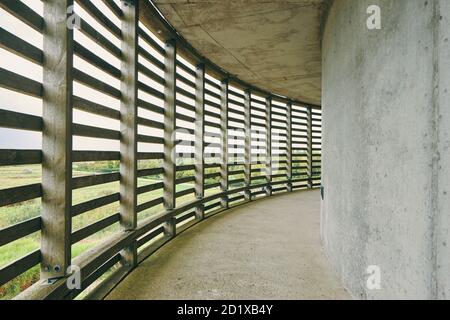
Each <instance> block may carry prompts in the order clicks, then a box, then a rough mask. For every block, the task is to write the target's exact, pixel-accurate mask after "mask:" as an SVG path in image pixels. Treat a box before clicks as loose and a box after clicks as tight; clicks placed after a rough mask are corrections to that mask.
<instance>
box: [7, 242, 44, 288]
mask: <svg viewBox="0 0 450 320" xmlns="http://www.w3.org/2000/svg"><path fill="white" fill-rule="evenodd" d="M39 262H41V252H40V251H39V250H36V251H33V252H31V253H29V254H27V255H26V256H24V257H22V258H20V259H19V260H16V261H14V262H12V263H10V264H9V265H7V266H4V267H3V268H1V269H0V287H1V286H2V285H4V284H5V283H7V282H9V281H11V280H12V279H14V278H16V277H18V276H20V275H21V274H22V273H24V272H26V271H28V270H30V269H31V268H33V267H34V266H36V265H37V264H39Z"/></svg>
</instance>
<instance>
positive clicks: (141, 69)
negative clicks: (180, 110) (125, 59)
mask: <svg viewBox="0 0 450 320" xmlns="http://www.w3.org/2000/svg"><path fill="white" fill-rule="evenodd" d="M138 70H139V72H142V74H143V75H145V76H147V77H149V78H150V79H152V80H153V81H155V82H156V83H159V84H160V85H162V86H164V85H166V80H164V78H163V77H161V76H159V75H158V74H156V73H155V72H153V71H152V70H150V69H149V68H147V67H146V66H144V65H143V64H141V63H139V64H138Z"/></svg>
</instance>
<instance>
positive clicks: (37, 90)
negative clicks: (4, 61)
mask: <svg viewBox="0 0 450 320" xmlns="http://www.w3.org/2000/svg"><path fill="white" fill-rule="evenodd" d="M0 87H2V88H5V89H8V90H12V91H16V92H19V93H23V94H27V95H30V96H32V97H37V98H41V97H42V84H41V83H39V82H37V81H34V80H31V79H29V78H26V77H24V76H21V75H18V74H17V73H14V72H11V71H8V70H6V69H3V68H0Z"/></svg>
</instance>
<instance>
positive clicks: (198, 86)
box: [195, 64, 205, 220]
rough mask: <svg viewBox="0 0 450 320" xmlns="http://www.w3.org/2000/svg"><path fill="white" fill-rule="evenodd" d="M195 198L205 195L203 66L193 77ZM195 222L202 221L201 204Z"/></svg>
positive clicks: (199, 67)
mask: <svg viewBox="0 0 450 320" xmlns="http://www.w3.org/2000/svg"><path fill="white" fill-rule="evenodd" d="M195 96H196V99H195V196H196V198H197V199H202V198H203V197H204V195H205V157H204V151H205V65H203V64H199V65H198V66H197V69H196V76H195ZM195 217H196V219H197V220H203V218H204V210H203V204H200V205H199V206H198V207H197V208H196V209H195Z"/></svg>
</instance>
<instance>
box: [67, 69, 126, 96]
mask: <svg viewBox="0 0 450 320" xmlns="http://www.w3.org/2000/svg"><path fill="white" fill-rule="evenodd" d="M72 73H73V79H74V80H76V81H78V82H80V83H82V84H84V85H85V86H87V87H89V88H92V89H94V90H97V91H100V92H102V93H104V94H106V95H108V96H111V97H113V98H117V99H120V98H121V96H122V94H121V92H120V90H118V89H116V88H114V87H113V86H111V85H109V84H107V83H105V82H103V81H101V80H98V79H97V78H94V77H92V76H90V75H88V74H87V73H85V72H83V71H81V70H78V69H75V68H74V69H73V71H72Z"/></svg>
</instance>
